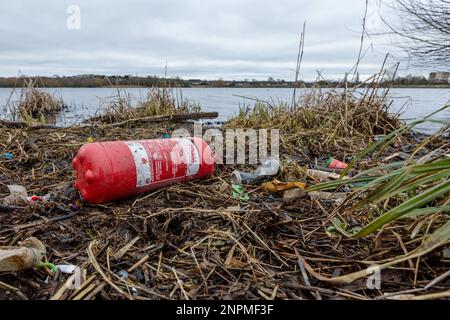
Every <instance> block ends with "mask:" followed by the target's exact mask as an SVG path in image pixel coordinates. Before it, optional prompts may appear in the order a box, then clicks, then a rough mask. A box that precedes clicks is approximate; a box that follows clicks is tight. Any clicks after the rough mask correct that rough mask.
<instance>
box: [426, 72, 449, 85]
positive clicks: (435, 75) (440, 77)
mask: <svg viewBox="0 0 450 320" xmlns="http://www.w3.org/2000/svg"><path fill="white" fill-rule="evenodd" d="M448 78H450V72H431V73H430V82H433V83H448Z"/></svg>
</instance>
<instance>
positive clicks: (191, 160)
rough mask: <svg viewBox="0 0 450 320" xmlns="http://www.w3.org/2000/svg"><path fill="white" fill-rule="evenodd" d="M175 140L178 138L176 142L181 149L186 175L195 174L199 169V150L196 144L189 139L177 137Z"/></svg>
mask: <svg viewBox="0 0 450 320" xmlns="http://www.w3.org/2000/svg"><path fill="white" fill-rule="evenodd" d="M176 140H178V143H179V144H180V145H181V148H182V149H183V157H184V161H185V163H186V176H187V177H189V176H194V175H196V174H197V173H198V170H199V169H200V152H199V151H198V149H197V146H196V145H195V144H194V143H193V142H192V141H191V140H190V139H186V138H179V139H176Z"/></svg>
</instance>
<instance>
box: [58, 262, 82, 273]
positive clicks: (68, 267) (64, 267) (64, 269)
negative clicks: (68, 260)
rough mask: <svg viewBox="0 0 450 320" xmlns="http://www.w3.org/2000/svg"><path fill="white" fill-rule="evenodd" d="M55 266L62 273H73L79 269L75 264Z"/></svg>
mask: <svg viewBox="0 0 450 320" xmlns="http://www.w3.org/2000/svg"><path fill="white" fill-rule="evenodd" d="M55 267H56V268H58V269H59V270H60V271H61V272H62V273H66V274H72V273H74V272H75V270H76V269H77V266H75V265H73V264H58V265H56V266H55Z"/></svg>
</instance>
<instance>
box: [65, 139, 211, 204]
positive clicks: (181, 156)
mask: <svg viewBox="0 0 450 320" xmlns="http://www.w3.org/2000/svg"><path fill="white" fill-rule="evenodd" d="M73 168H74V169H75V175H76V181H75V188H76V189H78V190H79V191H80V193H81V195H82V196H83V198H84V199H85V200H87V201H89V202H91V203H96V204H100V203H106V202H110V201H114V200H118V199H123V198H127V197H131V196H134V195H137V194H139V193H144V192H147V191H150V190H153V189H157V188H161V187H164V186H167V185H170V184H172V183H175V182H181V181H187V180H192V179H198V178H201V177H205V176H208V175H210V174H212V173H213V172H214V158H213V155H212V153H211V149H210V147H209V146H208V144H207V143H206V142H205V141H203V140H202V139H200V138H195V137H194V138H174V139H154V140H139V141H114V142H113V141H111V142H95V143H88V144H85V145H83V146H82V147H81V148H80V150H79V151H78V153H77V155H76V157H75V158H74V159H73Z"/></svg>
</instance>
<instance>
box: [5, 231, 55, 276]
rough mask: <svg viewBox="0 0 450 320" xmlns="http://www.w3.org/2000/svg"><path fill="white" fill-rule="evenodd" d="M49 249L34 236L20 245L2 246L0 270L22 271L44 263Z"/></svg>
mask: <svg viewBox="0 0 450 320" xmlns="http://www.w3.org/2000/svg"><path fill="white" fill-rule="evenodd" d="M46 253H47V251H46V249H45V246H44V245H43V244H42V242H41V241H39V240H38V239H36V238H34V237H30V238H27V239H25V240H24V241H23V242H22V243H21V245H20V246H7V247H0V271H1V272H3V271H10V272H16V271H22V270H26V269H32V268H34V267H37V266H39V264H40V263H42V259H43V258H44V256H45V255H46Z"/></svg>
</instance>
